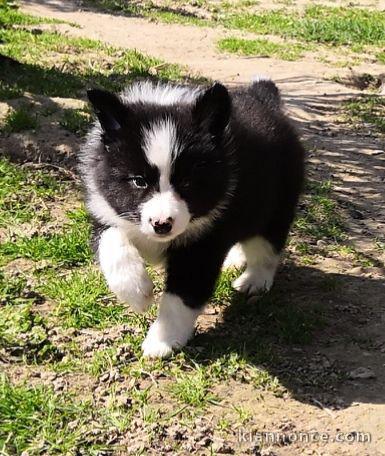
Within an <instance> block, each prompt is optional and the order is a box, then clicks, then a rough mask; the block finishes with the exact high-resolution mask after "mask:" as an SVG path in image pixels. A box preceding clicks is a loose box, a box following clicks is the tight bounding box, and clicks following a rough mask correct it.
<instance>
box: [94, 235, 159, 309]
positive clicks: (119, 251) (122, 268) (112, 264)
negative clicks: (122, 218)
mask: <svg viewBox="0 0 385 456" xmlns="http://www.w3.org/2000/svg"><path fill="white" fill-rule="evenodd" d="M98 253H99V262H100V268H101V270H102V271H103V274H104V276H105V277H106V280H107V283H108V286H109V287H110V290H111V291H113V292H114V293H115V294H116V296H117V297H118V298H119V299H120V300H122V301H125V302H128V303H129V304H130V305H131V307H132V308H133V309H134V310H135V311H136V312H140V313H142V312H145V311H146V310H147V309H148V308H149V306H150V305H151V302H152V297H153V292H152V290H153V283H152V281H151V279H150V277H149V276H148V273H147V271H146V268H145V266H144V262H143V259H142V257H141V256H140V254H139V252H138V250H137V249H136V247H135V246H134V245H133V244H132V243H131V242H130V241H129V240H128V238H127V236H126V234H125V233H124V232H123V231H122V230H121V229H119V228H115V227H112V228H108V229H107V230H106V231H104V232H103V234H102V235H101V238H100V241H99V252H98Z"/></svg>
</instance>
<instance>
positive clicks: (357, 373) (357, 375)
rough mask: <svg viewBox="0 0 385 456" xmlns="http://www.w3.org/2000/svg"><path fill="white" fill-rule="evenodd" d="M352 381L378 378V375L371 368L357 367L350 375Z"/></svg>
mask: <svg viewBox="0 0 385 456" xmlns="http://www.w3.org/2000/svg"><path fill="white" fill-rule="evenodd" d="M349 377H350V378H351V379H368V378H376V374H375V373H374V372H373V371H372V369H370V368H369V367H357V369H354V370H352V371H351V372H350V373H349Z"/></svg>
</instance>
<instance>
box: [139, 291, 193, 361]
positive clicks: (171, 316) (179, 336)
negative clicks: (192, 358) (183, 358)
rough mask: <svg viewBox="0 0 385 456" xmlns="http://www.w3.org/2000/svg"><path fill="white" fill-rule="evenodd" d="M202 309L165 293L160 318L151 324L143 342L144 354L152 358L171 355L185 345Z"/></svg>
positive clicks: (161, 302)
mask: <svg viewBox="0 0 385 456" xmlns="http://www.w3.org/2000/svg"><path fill="white" fill-rule="evenodd" d="M200 313H201V310H200V309H191V308H190V307H187V306H186V305H185V304H183V301H182V299H181V298H180V297H179V296H177V295H175V294H172V293H164V294H163V296H162V298H161V301H160V305H159V314H158V318H157V319H156V320H155V321H154V323H153V324H152V325H151V327H150V330H149V332H148V334H147V336H146V338H145V340H144V342H143V344H142V349H143V354H144V356H147V357H150V358H156V357H162V358H163V357H166V356H169V355H170V354H171V353H172V351H173V349H178V348H181V347H183V346H184V345H185V344H186V343H187V341H188V340H189V339H190V337H191V336H192V334H193V332H194V327H195V321H196V319H197V317H198V315H199V314H200Z"/></svg>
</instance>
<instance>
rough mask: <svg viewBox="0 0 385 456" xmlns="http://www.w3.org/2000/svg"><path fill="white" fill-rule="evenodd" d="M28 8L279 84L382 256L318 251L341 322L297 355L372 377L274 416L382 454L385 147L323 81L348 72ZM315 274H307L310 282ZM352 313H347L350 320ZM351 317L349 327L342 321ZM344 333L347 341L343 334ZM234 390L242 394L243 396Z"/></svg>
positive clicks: (69, 9)
mask: <svg viewBox="0 0 385 456" xmlns="http://www.w3.org/2000/svg"><path fill="white" fill-rule="evenodd" d="M336 3H337V2H336ZM23 9H24V10H25V11H27V12H30V13H33V14H38V15H41V16H45V17H53V18H58V19H63V20H65V21H69V22H73V23H76V24H78V25H79V26H80V28H74V27H70V26H67V25H64V26H63V25H57V26H55V27H59V29H60V30H61V31H63V30H65V31H67V32H68V33H70V34H73V35H78V36H87V37H90V38H95V39H99V40H102V41H105V42H108V43H111V44H113V45H117V46H121V47H127V48H136V49H138V50H140V51H142V52H145V53H148V54H151V55H154V56H156V57H158V58H162V59H164V60H165V61H168V62H175V63H178V64H182V65H187V66H188V67H189V68H190V69H191V70H192V71H193V72H197V73H200V74H202V75H205V76H208V77H211V78H213V79H218V80H221V81H223V82H225V83H245V82H247V81H249V80H250V79H251V77H252V76H253V75H255V74H257V73H263V74H268V75H270V76H271V77H272V78H273V79H274V80H275V81H277V83H278V84H279V86H280V88H281V89H282V91H283V93H284V96H285V101H286V105H287V109H288V111H289V113H290V114H291V116H292V117H294V118H295V119H296V120H297V122H298V123H299V126H300V129H301V131H302V133H303V135H304V138H305V140H306V141H307V143H308V145H309V151H310V152H309V163H310V166H309V173H310V174H311V175H312V177H314V178H315V179H317V180H331V181H332V182H333V185H334V190H335V194H336V199H337V200H338V201H339V202H341V205H342V206H344V207H346V208H347V214H348V215H349V217H348V218H347V219H346V220H345V221H346V224H347V227H348V228H347V229H348V233H349V238H350V241H351V242H354V244H355V246H356V247H357V248H358V249H359V251H360V253H361V254H362V255H365V256H370V257H371V258H375V259H376V261H377V264H376V266H370V267H357V266H354V267H353V265H352V264H351V262H349V261H344V260H341V259H340V258H328V257H323V256H321V255H320V256H319V258H318V259H317V264H316V265H313V266H312V267H313V268H314V271H317V272H315V274H317V273H318V274H325V273H326V274H330V275H333V276H341V277H343V284H344V289H342V290H341V292H340V293H341V296H337V295H335V296H334V297H333V310H332V317H333V318H335V321H336V325H335V327H330V328H328V330H327V331H325V332H324V333H323V336H322V337H323V339H322V340H318V341H317V342H316V343H315V344H313V345H312V346H310V347H309V348H304V349H302V348H301V349H300V351H301V353H300V354H299V355H298V356H304V357H312V356H314V353H315V352H317V353H321V354H322V356H325V357H327V358H328V359H329V360H330V359H332V360H333V362H335V363H337V364H339V363H341V364H342V365H344V366H346V367H347V368H348V369H351V370H353V369H354V368H357V367H370V368H371V369H372V370H373V372H374V373H375V377H376V378H375V379H372V380H362V379H355V380H349V381H346V384H344V385H343V386H342V387H341V388H340V389H339V390H338V392H337V393H336V394H337V396H338V398H339V399H340V402H341V404H342V405H341V407H340V409H337V410H334V411H333V412H330V411H329V410H328V408H327V407H326V408H322V407H321V409H319V404H318V405H309V404H304V403H301V402H299V401H296V400H295V399H290V400H289V399H288V400H285V405H284V407H282V400H278V399H277V400H275V403H274V404H273V406H272V407H273V408H272V409H271V408H270V409H269V412H268V413H269V414H270V417H269V418H268V422H270V421H271V420H273V422H274V419H275V420H276V421H279V420H282V417H283V416H284V415H285V416H288V417H289V419H290V420H291V421H294V422H295V423H296V428H297V429H301V427H302V428H303V429H310V428H313V429H316V430H322V429H328V430H329V431H330V432H334V431H336V429H343V430H345V429H346V430H350V431H367V432H371V433H372V440H373V442H372V444H370V445H368V446H362V445H361V446H360V445H358V446H357V445H351V446H349V445H345V446H344V447H342V446H341V444H336V443H328V444H327V445H326V446H324V447H322V453H320V452H318V451H317V452H316V453H311V452H310V453H306V454H325V455H326V454H333V455H336V454H346V455H355V454H357V455H358V454H360V455H364V454H365V455H376V454H385V335H384V324H385V280H384V271H383V269H381V267H380V265H381V261H382V262H383V261H384V260H385V254H384V252H383V251H382V252H380V253H379V251H378V250H376V246H375V242H376V240H377V239H383V238H384V233H385V206H384V199H385V193H384V187H385V185H384V180H385V144H384V143H383V141H382V140H381V139H379V138H378V137H377V136H375V135H373V134H372V133H371V132H370V131H352V130H351V129H349V128H348V126H346V125H344V124H342V123H341V122H340V120H341V113H340V111H339V110H340V106H341V101H342V100H344V99H346V98H348V97H351V96H352V95H355V94H357V93H358V90H356V89H352V88H350V87H347V86H344V85H342V84H337V83H333V82H331V81H330V80H328V79H327V78H328V77H330V76H332V75H336V74H338V73H339V74H343V73H346V72H347V71H348V70H341V69H338V70H337V69H336V68H333V67H330V66H327V65H325V64H322V63H320V62H318V61H317V60H316V59H314V58H311V56H310V57H309V58H308V59H307V60H306V61H301V62H284V61H280V60H274V59H267V58H258V59H257V58H240V57H234V56H231V57H229V56H226V55H222V54H219V53H218V52H217V51H216V49H215V42H216V40H217V39H219V38H220V37H223V36H225V35H226V34H228V33H229V32H228V31H226V30H222V29H209V28H199V27H193V26H181V25H166V24H160V23H159V24H158V23H153V22H148V21H146V20H144V19H140V18H128V17H124V16H119V15H110V14H104V13H97V12H92V11H81V10H78V8H77V6H76V4H75V3H74V2H71V1H69V0H65V1H64V0H46V1H43V0H28V1H27V2H24V5H23ZM232 34H233V33H232ZM237 34H238V35H242V34H241V33H239V32H238V33H237ZM362 69H364V70H365V71H367V72H373V73H374V74H378V73H379V72H380V68H379V67H378V66H375V65H372V66H370V65H365V68H361V69H360V68H359V67H358V68H356V71H360V70H362ZM310 276H311V275H309V274H308V278H310ZM314 293H315V294H316V293H317V290H315V291H314ZM331 302H332V301H331ZM352 309H357V312H358V313H356V314H355V313H354V312H353V310H352ZM344 312H345V313H344ZM346 312H347V313H348V314H349V315H350V316H348V317H346V315H347V314H346ZM346 318H347V319H346ZM356 319H357V321H356ZM347 321H348V324H349V325H350V326H349V328H346V327H345V326H344V325H345V324H346V322H347ZM345 331H346V332H347V334H350V335H351V338H346V337H344V336H345ZM353 336H357V339H359V338H361V339H366V340H370V341H371V344H369V345H367V344H366V345H365V344H363V343H362V344H360V343H356V342H353V341H352V340H350V339H352V338H353ZM349 337H350V336H349ZM324 338H327V340H325V339H324ZM329 342H330V343H329ZM373 347H374V348H373ZM315 362H317V361H315ZM298 375H301V373H299V374H298ZM231 394H232V395H233V396H234V398H233V397H232V395H230V396H229V401H231V400H232V399H234V400H240V401H241V402H242V401H243V402H246V401H247V400H248V399H247V398H249V399H250V400H249V404H248V405H249V406H250V405H253V401H252V399H251V396H252V394H253V393H252V392H247V391H243V392H242V391H238V390H234V391H233V392H232V393H231ZM237 395H238V396H239V395H241V397H238V399H237ZM335 399H336V398H335ZM254 405H255V412H256V414H257V413H260V414H264V413H266V410H265V409H263V407H262V408H261V406H260V404H254ZM317 407H318V408H317ZM283 408H284V410H283ZM258 410H259V411H258ZM272 410H273V411H272ZM298 448H301V447H300V446H299V447H298ZM293 451H294V447H293V446H291V447H290V449H289V450H288V451H287V452H285V450H282V452H279V454H285V455H286V454H287V455H289V454H290V455H292V454H294V453H293ZM271 454H273V453H271ZM274 454H275V453H274ZM296 454H297V453H296ZM298 454H299V453H298ZM301 454H302V453H301Z"/></svg>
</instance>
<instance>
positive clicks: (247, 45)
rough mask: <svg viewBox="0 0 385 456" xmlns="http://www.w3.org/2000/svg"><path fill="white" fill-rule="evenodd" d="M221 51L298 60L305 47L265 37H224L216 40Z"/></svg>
mask: <svg viewBox="0 0 385 456" xmlns="http://www.w3.org/2000/svg"><path fill="white" fill-rule="evenodd" d="M218 47H219V49H220V50H221V51H226V52H231V53H233V54H240V55H253V56H257V57H276V58H278V59H282V60H298V59H299V58H301V57H302V55H303V51H304V50H305V49H306V47H305V46H304V45H301V44H299V43H285V44H280V43H274V42H272V41H269V40H266V39H261V38H260V39H255V40H246V39H239V38H224V39H222V40H220V41H219V42H218Z"/></svg>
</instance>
